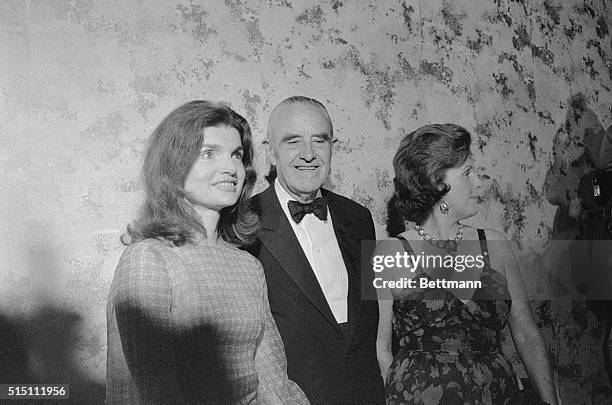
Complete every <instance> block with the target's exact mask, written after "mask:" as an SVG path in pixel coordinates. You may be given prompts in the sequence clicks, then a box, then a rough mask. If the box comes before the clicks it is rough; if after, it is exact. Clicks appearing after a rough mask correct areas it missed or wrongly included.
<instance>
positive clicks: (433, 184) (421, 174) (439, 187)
mask: <svg viewBox="0 0 612 405" xmlns="http://www.w3.org/2000/svg"><path fill="white" fill-rule="evenodd" d="M471 142H472V137H471V135H470V133H469V132H468V131H467V130H466V129H465V128H463V127H460V126H459V125H455V124H431V125H425V126H423V127H421V128H419V129H417V130H415V131H413V132H411V133H409V134H408V135H406V136H405V137H404V139H403V140H402V142H401V143H400V146H399V149H398V150H397V152H396V154H395V157H394V158H393V168H394V170H395V178H394V179H393V185H394V188H395V194H394V196H393V198H392V199H393V201H394V203H393V204H394V206H393V208H394V209H395V210H396V212H397V213H398V214H399V215H401V217H402V218H403V219H404V220H405V221H411V222H415V223H417V224H421V223H423V221H425V219H426V218H427V217H428V216H429V215H430V214H431V212H432V210H433V208H434V207H435V205H436V204H437V203H438V202H439V201H440V200H441V199H442V197H443V196H444V195H445V194H446V193H448V191H449V190H450V186H449V185H448V184H445V183H444V181H443V180H444V175H445V173H446V171H447V170H448V169H450V168H453V167H457V166H461V165H462V164H463V163H464V162H465V161H466V159H467V158H468V156H469V155H470V143H471Z"/></svg>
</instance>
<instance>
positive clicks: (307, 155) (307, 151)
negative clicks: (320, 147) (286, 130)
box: [300, 142, 315, 162]
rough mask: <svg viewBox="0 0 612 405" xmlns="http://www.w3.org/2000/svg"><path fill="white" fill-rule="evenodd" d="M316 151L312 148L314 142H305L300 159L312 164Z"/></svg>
mask: <svg viewBox="0 0 612 405" xmlns="http://www.w3.org/2000/svg"><path fill="white" fill-rule="evenodd" d="M314 157H315V156H314V150H313V148H312V142H304V144H303V145H302V148H301V149H300V158H302V159H303V160H305V161H307V162H310V161H312V160H313V159H314Z"/></svg>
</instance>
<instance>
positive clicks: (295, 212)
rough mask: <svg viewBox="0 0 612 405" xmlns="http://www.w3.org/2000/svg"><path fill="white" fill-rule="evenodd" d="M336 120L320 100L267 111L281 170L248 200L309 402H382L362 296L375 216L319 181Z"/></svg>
mask: <svg viewBox="0 0 612 405" xmlns="http://www.w3.org/2000/svg"><path fill="white" fill-rule="evenodd" d="M333 136H334V135H333V127H332V122H331V119H330V116H329V114H328V113H327V110H326V108H325V106H323V104H321V103H320V102H319V101H316V100H314V99H310V98H307V97H301V96H295V97H290V98H288V99H286V100H284V101H282V102H281V103H280V104H279V105H278V106H277V107H276V108H275V109H274V110H273V111H272V114H271V116H270V120H269V122H268V128H267V144H268V146H269V151H270V158H271V162H272V164H273V165H274V166H275V168H276V173H277V178H276V179H275V180H274V182H272V184H271V185H270V187H269V188H268V189H266V190H265V191H263V192H262V193H260V194H258V195H256V196H255V197H254V198H253V202H254V207H255V209H256V211H257V212H258V213H259V215H260V218H261V230H260V231H259V233H258V240H257V243H256V244H255V245H254V246H253V247H252V248H251V249H250V250H251V252H252V253H253V254H254V255H255V256H256V257H257V258H258V259H259V260H260V261H261V263H262V264H263V267H264V271H265V274H266V279H267V283H268V297H269V299H270V307H271V310H272V314H273V315H274V319H275V320H276V324H277V326H278V329H279V331H280V334H281V337H282V339H283V343H284V345H285V351H286V353H287V368H288V373H289V377H290V378H291V379H292V380H293V381H295V382H296V383H297V384H298V385H299V386H300V387H301V388H302V390H303V391H304V392H305V393H306V395H307V396H308V399H309V400H310V401H311V402H312V403H313V404H325V405H335V404H341V405H343V404H367V405H370V404H382V403H384V393H383V383H382V378H381V376H380V369H379V366H378V362H377V359H376V331H377V324H378V307H377V303H376V301H375V300H370V301H367V300H362V297H361V282H362V280H361V275H360V249H361V243H360V242H361V240H373V239H375V234H374V223H373V221H372V216H371V214H370V212H369V211H368V210H367V209H366V208H365V207H363V206H361V205H360V204H358V203H356V202H354V201H352V200H350V199H348V198H346V197H343V196H340V195H338V194H335V193H333V192H331V191H328V190H325V189H323V188H321V187H322V186H323V184H324V183H325V181H326V180H327V178H328V176H329V172H330V164H331V155H332V143H333V141H334V138H333Z"/></svg>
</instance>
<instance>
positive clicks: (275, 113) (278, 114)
mask: <svg viewBox="0 0 612 405" xmlns="http://www.w3.org/2000/svg"><path fill="white" fill-rule="evenodd" d="M293 104H304V105H311V106H313V107H316V108H320V109H321V110H322V111H323V113H324V115H325V117H327V122H329V128H330V135H331V136H332V138H333V136H334V126H333V124H332V120H331V117H330V116H329V113H328V112H327V108H325V106H324V105H323V103H321V102H320V101H319V100H316V99H314V98H310V97H306V96H292V97H288V98H286V99H284V100H283V101H281V102H280V103H278V105H277V106H276V107H274V109H273V110H272V112H271V113H270V118H269V119H268V127H267V128H266V137H267V138H268V142H270V144H272V142H271V141H272V137H273V136H274V133H275V130H276V124H277V123H278V120H279V119H282V116H283V114H282V112H283V109H284V108H285V107H287V106H290V105H293Z"/></svg>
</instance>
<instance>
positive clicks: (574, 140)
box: [534, 93, 612, 404]
mask: <svg viewBox="0 0 612 405" xmlns="http://www.w3.org/2000/svg"><path fill="white" fill-rule="evenodd" d="M568 107H569V108H568V113H567V116H566V120H565V122H564V124H563V125H562V126H561V127H560V128H559V129H558V131H557V133H556V134H555V138H554V142H553V159H554V160H553V163H552V166H551V167H550V169H549V170H548V172H547V174H546V180H545V185H544V193H545V196H546V198H547V199H548V201H549V202H550V203H551V204H553V205H555V206H556V207H557V211H556V213H555V217H554V221H553V228H552V231H551V232H550V234H549V239H550V240H556V241H560V242H558V243H555V244H554V245H552V244H551V245H549V246H554V248H549V249H548V251H546V252H544V256H545V257H548V258H553V259H552V260H550V262H551V263H552V265H551V266H550V269H551V270H550V271H551V273H550V275H549V283H550V286H551V290H550V292H551V293H552V297H555V298H553V299H552V300H547V301H541V302H538V303H535V305H534V306H535V311H536V313H537V315H538V319H539V320H540V328H541V330H542V333H543V335H544V337H545V340H546V341H547V347H548V348H549V356H550V359H551V362H552V364H553V368H554V370H555V374H556V379H557V386H558V388H559V391H560V396H561V398H562V400H563V403H571V404H603V403H610V401H611V400H612V393H611V391H610V384H609V381H608V377H607V373H606V370H605V369H606V368H607V367H609V366H608V364H606V363H607V362H606V360H605V359H604V356H605V355H607V353H606V354H604V353H605V352H604V350H603V347H604V345H605V343H606V341H607V340H606V329H607V327H606V321H605V318H602V317H601V316H597V315H600V314H596V313H594V312H593V310H592V308H591V306H589V303H588V301H586V299H584V298H583V299H576V298H577V297H580V291H579V289H578V288H577V287H579V284H580V283H578V282H577V281H578V280H580V279H583V278H584V272H585V271H596V270H597V269H592V268H590V269H585V268H582V267H581V268H575V267H576V266H573V267H572V266H570V269H569V271H568V272H567V273H568V274H564V273H565V272H560V271H558V270H559V269H561V268H568V267H567V266H564V265H562V264H563V261H564V260H567V261H568V262H569V263H573V262H575V260H574V259H575V258H576V255H578V254H582V253H583V252H580V251H579V249H578V247H577V242H575V241H576V240H578V239H580V238H581V236H582V237H583V238H584V237H585V235H581V234H580V231H579V225H580V218H581V216H582V214H583V212H582V211H583V207H582V205H583V204H582V201H581V198H580V194H579V188H580V187H579V186H580V183H581V180H582V179H583V178H585V176H587V174H588V173H590V172H591V171H592V170H594V169H595V168H596V167H597V166H598V165H599V163H600V162H599V161H600V159H599V157H600V150H601V148H602V142H603V139H604V128H603V126H602V125H601V123H600V122H599V119H598V118H597V115H596V114H595V113H594V112H593V111H592V110H590V109H589V108H588V106H587V101H586V99H585V97H584V95H583V94H582V93H578V94H576V95H573V96H572V97H571V98H570V99H569V100H568ZM561 246H564V247H561ZM551 249H555V251H551ZM556 270H557V271H556ZM608 371H609V370H608Z"/></svg>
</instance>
